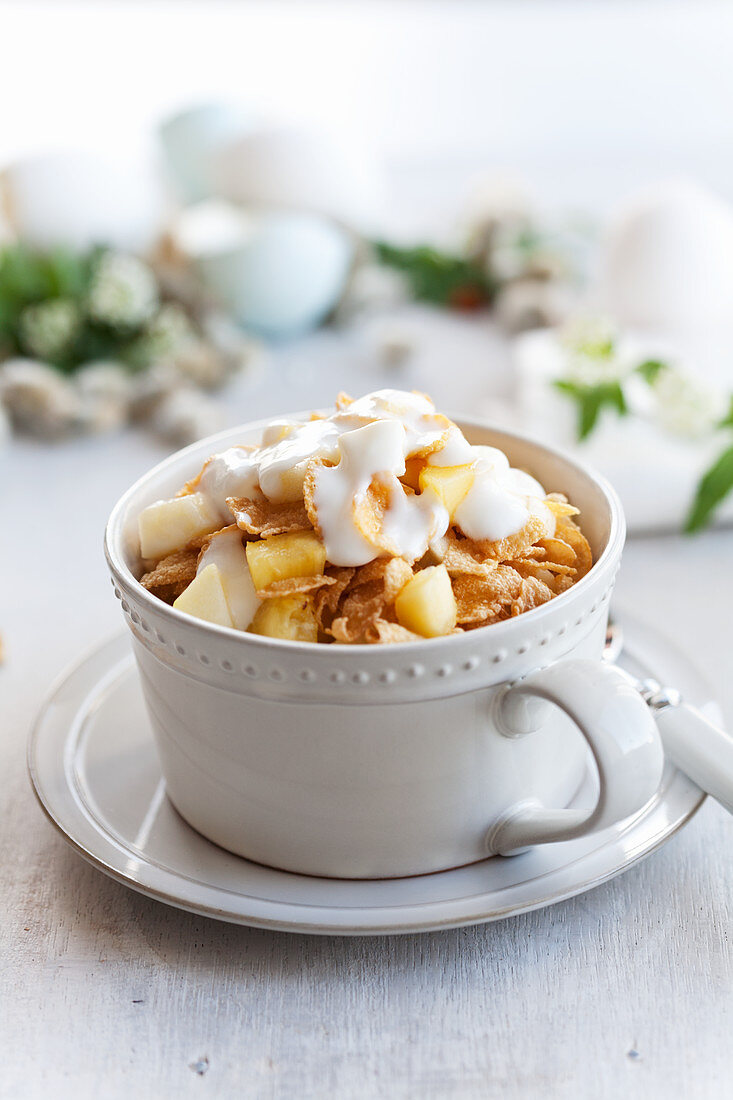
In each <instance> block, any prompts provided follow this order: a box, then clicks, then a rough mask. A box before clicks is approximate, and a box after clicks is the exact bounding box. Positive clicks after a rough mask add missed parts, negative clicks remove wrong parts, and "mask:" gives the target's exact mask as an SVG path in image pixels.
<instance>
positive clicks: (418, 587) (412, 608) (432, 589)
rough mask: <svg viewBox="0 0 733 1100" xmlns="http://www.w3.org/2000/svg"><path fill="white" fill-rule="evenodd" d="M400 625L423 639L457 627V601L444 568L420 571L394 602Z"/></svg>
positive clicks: (435, 566)
mask: <svg viewBox="0 0 733 1100" xmlns="http://www.w3.org/2000/svg"><path fill="white" fill-rule="evenodd" d="M395 611H396V612H397V619H398V620H399V622H400V624H401V625H402V626H404V627H405V628H406V629H407V630H412V631H413V632H414V633H415V634H422V635H423V637H424V638H435V637H437V636H438V635H439V634H448V633H450V631H451V630H452V629H453V627H454V626H455V625H456V614H457V608H456V598H455V596H454V595H453V589H452V587H451V583H450V577H449V575H448V570H447V569H446V567H445V566H444V565H432V566H430V567H429V568H428V569H421V570H420V572H419V573H416V574H415V576H414V577H413V578H412V580H411V581H408V582H407V584H406V585H405V587H404V588H403V589H402V591H401V592H400V594H399V595H398V597H397V599H396V600H395Z"/></svg>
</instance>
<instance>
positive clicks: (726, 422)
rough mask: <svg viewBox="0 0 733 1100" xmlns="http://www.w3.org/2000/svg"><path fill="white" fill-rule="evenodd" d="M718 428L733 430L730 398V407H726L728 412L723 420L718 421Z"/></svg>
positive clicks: (732, 409) (732, 399) (731, 400)
mask: <svg viewBox="0 0 733 1100" xmlns="http://www.w3.org/2000/svg"><path fill="white" fill-rule="evenodd" d="M718 427H719V428H733V397H731V399H730V406H729V407H728V412H727V413H726V414H725V416H724V417H723V419H722V420H721V421H720V423H719V425H718Z"/></svg>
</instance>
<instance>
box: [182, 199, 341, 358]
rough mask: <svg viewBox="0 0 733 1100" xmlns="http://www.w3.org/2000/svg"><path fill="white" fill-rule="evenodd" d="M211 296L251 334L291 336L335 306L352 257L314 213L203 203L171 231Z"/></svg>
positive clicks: (337, 232) (336, 231) (336, 229)
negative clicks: (246, 211)
mask: <svg viewBox="0 0 733 1100" xmlns="http://www.w3.org/2000/svg"><path fill="white" fill-rule="evenodd" d="M173 236H174V240H175V242H176V245H177V247H178V248H179V249H180V250H181V251H182V252H183V253H184V255H186V256H188V258H189V260H190V261H191V263H192V264H193V267H194V269H195V270H196V271H197V272H198V274H199V276H200V278H201V281H202V283H203V285H204V287H205V289H206V290H207V291H208V293H209V294H210V295H211V297H212V298H213V299H214V300H215V301H216V302H217V303H218V304H219V305H220V306H222V307H223V308H225V309H228V310H230V311H231V312H232V313H233V314H234V316H235V317H236V319H237V320H238V321H239V323H240V324H241V325H243V326H244V327H245V328H247V329H248V330H249V331H250V332H253V333H255V334H257V335H261V336H265V337H269V338H273V337H274V338H277V337H285V336H293V335H296V334H297V333H299V332H304V331H306V330H308V329H310V328H313V327H315V326H316V325H317V324H319V323H320V322H321V321H323V320H324V318H325V317H326V316H327V314H328V313H330V312H331V310H332V309H333V308H334V307H335V305H336V304H337V302H338V300H339V298H340V296H341V294H342V292H343V289H344V286H345V284H346V280H347V278H348V276H349V272H350V269H351V265H352V260H353V257H354V242H353V240H352V238H351V236H350V235H349V233H347V231H346V230H344V229H342V228H341V227H340V226H338V225H336V223H335V222H332V221H330V220H329V219H328V218H324V217H320V216H318V215H317V214H307V213H291V212H286V211H280V212H274V211H272V212H262V213H260V214H258V215H255V216H246V215H244V214H243V213H241V212H240V211H238V210H237V209H236V208H235V207H228V206H225V205H224V204H220V203H217V204H206V205H205V206H203V205H202V206H200V207H198V208H192V209H191V210H190V211H188V212H186V213H185V214H184V215H183V216H182V218H181V219H179V222H178V224H177V226H176V227H175V229H174V233H173Z"/></svg>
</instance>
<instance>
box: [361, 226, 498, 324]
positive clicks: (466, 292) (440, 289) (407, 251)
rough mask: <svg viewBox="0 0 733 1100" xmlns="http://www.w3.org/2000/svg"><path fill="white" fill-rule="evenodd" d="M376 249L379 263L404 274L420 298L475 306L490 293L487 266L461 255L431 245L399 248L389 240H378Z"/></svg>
mask: <svg viewBox="0 0 733 1100" xmlns="http://www.w3.org/2000/svg"><path fill="white" fill-rule="evenodd" d="M374 251H375V253H376V256H377V259H378V260H379V262H380V263H382V264H384V265H385V267H391V268H393V270H395V271H399V272H401V273H402V274H403V275H404V276H405V279H406V280H407V283H408V285H409V287H410V290H411V292H412V295H413V297H414V298H417V299H418V300H419V301H423V302H432V303H434V304H435V305H443V306H455V307H458V308H472V307H475V306H479V305H482V304H483V303H485V302H487V301H488V300H489V298H490V297H491V293H492V290H493V287H492V285H491V282H490V280H489V278H488V277H487V275H486V273H485V272H484V270H483V269H482V268H481V267H480V266H479V265H478V264H476V263H474V262H473V261H472V260H466V259H464V258H463V257H462V256H455V255H452V254H450V253H447V252H440V251H438V249H436V248H431V247H429V246H428V245H418V246H417V247H415V248H399V247H397V246H396V245H392V244H389V243H388V242H386V241H375V242H374Z"/></svg>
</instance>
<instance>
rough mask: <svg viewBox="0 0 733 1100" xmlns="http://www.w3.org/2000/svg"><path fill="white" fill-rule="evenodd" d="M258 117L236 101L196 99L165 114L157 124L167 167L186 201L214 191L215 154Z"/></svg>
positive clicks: (243, 131)
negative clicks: (209, 101) (182, 108)
mask: <svg viewBox="0 0 733 1100" xmlns="http://www.w3.org/2000/svg"><path fill="white" fill-rule="evenodd" d="M256 123H257V120H256V119H255V118H254V117H253V116H252V115H251V114H250V113H249V112H248V111H245V109H244V108H243V107H241V106H240V105H238V104H236V103H225V102H222V103H216V102H213V103H199V104H197V105H196V106H194V107H189V108H187V109H186V110H183V111H179V112H177V113H176V114H174V115H171V116H170V117H168V118H166V119H165V120H164V121H163V122H162V123H161V125H160V126H159V127H158V136H159V138H160V143H161V145H162V147H163V153H164V155H165V159H166V163H167V165H168V170H169V173H170V176H171V178H172V182H173V185H174V187H175V190H176V191H177V193H178V194H179V195H180V196H181V198H183V199H184V201H186V202H198V201H199V200H200V199H205V198H209V197H211V196H212V195H213V194H214V182H213V177H212V163H213V160H214V157H215V156H216V155H217V154H218V153H219V152H220V150H221V149H222V148H224V147H225V146H226V145H228V144H229V143H230V142H231V141H232V140H233V139H234V138H236V137H238V136H240V135H241V134H243V133H245V132H246V131H248V130H251V129H252V127H253V126H254V125H256Z"/></svg>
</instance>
